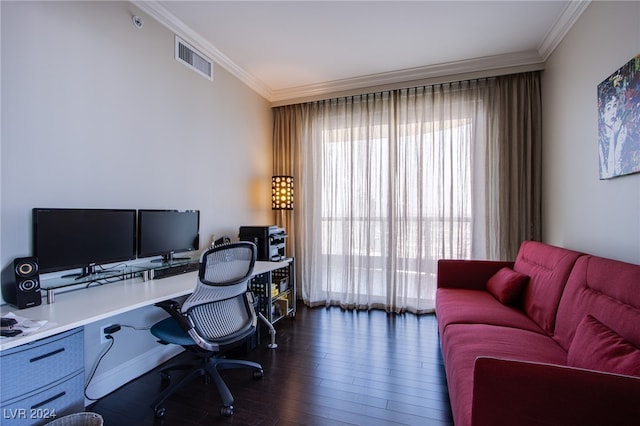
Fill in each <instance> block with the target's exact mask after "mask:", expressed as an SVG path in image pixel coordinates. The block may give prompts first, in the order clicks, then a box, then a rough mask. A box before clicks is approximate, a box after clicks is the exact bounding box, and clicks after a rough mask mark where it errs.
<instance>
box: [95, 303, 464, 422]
mask: <svg viewBox="0 0 640 426" xmlns="http://www.w3.org/2000/svg"><path fill="white" fill-rule="evenodd" d="M276 329H277V343H278V348H277V349H275V350H274V349H269V348H267V343H268V342H269V336H268V335H265V334H263V335H261V342H260V345H259V347H258V348H256V349H255V350H253V351H251V352H249V353H248V354H246V355H243V356H242V357H243V358H247V359H252V360H254V361H257V362H260V363H261V364H262V366H263V368H264V373H265V375H264V378H263V379H261V380H257V381H256V380H253V379H252V378H251V372H250V371H249V370H243V369H240V370H229V371H226V372H225V373H224V374H223V376H224V377H225V381H226V382H227V384H228V385H229V387H230V389H231V392H232V393H233V396H234V398H235V404H234V407H235V414H234V415H233V416H232V417H230V418H225V417H221V416H220V408H221V403H220V399H219V397H218V394H217V392H216V390H215V388H214V387H213V385H205V384H204V383H203V381H202V380H195V381H193V382H192V383H191V384H190V385H188V386H186V387H185V388H183V389H182V390H180V391H179V392H178V393H177V394H175V395H174V396H172V397H171V398H170V399H169V400H168V401H167V402H166V404H165V407H166V415H165V417H164V419H162V420H158V419H155V418H154V415H153V412H152V410H151V408H150V407H149V404H150V403H151V401H152V400H153V399H154V398H155V396H156V395H157V393H158V391H159V390H160V389H161V381H160V375H159V373H158V370H159V368H158V369H156V370H153V371H151V372H149V373H147V374H145V375H143V376H141V377H139V378H138V379H136V380H134V381H132V382H130V383H128V384H126V385H125V386H123V387H122V388H120V389H118V390H116V391H114V392H112V393H111V394H109V395H107V396H106V397H104V398H102V399H101V400H99V401H98V402H96V403H95V404H93V405H91V406H90V407H89V408H88V409H87V410H88V411H94V412H97V413H99V414H101V415H102V416H103V418H104V420H105V425H107V426H121V425H159V424H163V425H216V424H234V425H321V426H328V425H329V426H330V425H394V424H398V425H400V424H406V425H453V421H452V419H451V411H450V407H449V398H448V394H447V385H446V379H445V375H444V368H443V365H442V357H441V354H440V344H439V341H438V331H437V325H436V319H435V317H434V316H433V315H420V316H417V315H413V314H402V315H387V314H386V313H385V312H383V311H371V312H364V311H361V312H354V311H343V310H341V309H340V308H329V309H326V308H313V309H310V308H307V307H304V306H300V305H299V309H298V314H297V316H296V318H295V319H284V320H282V321H280V322H279V323H278V324H277V326H276ZM188 356H189V355H188V354H181V355H178V357H176V358H180V357H188ZM174 360H175V358H174ZM176 374H178V373H176Z"/></svg>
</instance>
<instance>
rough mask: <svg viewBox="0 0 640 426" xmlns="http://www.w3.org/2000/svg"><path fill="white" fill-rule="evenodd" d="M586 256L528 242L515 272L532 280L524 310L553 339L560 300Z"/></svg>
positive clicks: (521, 253)
mask: <svg viewBox="0 0 640 426" xmlns="http://www.w3.org/2000/svg"><path fill="white" fill-rule="evenodd" d="M581 255H582V254H581V253H578V252H576V251H573V250H568V249H564V248H561V247H555V246H551V245H548V244H544V243H539V242H536V241H524V242H523V243H522V245H521V246H520V250H519V251H518V256H517V257H516V261H515V264H514V266H513V269H514V270H515V271H517V272H520V273H521V274H524V275H528V276H529V282H528V284H527V286H526V287H525V289H524V295H523V301H522V304H523V305H522V307H523V309H524V311H525V312H526V314H527V315H528V316H529V317H530V318H531V319H532V320H534V321H535V322H536V323H537V324H538V325H539V326H540V327H541V328H542V329H543V330H544V331H545V332H547V333H548V334H549V335H551V334H553V331H554V328H555V321H556V314H557V311H558V304H559V303H560V296H562V292H563V290H564V286H565V284H566V282H567V279H568V278H569V274H570V273H571V269H572V268H573V265H574V264H575V262H576V260H577V259H578V257H580V256H581Z"/></svg>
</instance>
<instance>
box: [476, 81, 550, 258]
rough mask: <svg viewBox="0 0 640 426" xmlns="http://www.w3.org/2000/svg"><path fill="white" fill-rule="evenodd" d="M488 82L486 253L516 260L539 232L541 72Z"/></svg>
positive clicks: (535, 238)
mask: <svg viewBox="0 0 640 426" xmlns="http://www.w3.org/2000/svg"><path fill="white" fill-rule="evenodd" d="M492 86H493V87H492V89H491V90H490V92H489V97H488V105H487V111H488V113H489V117H488V119H489V121H488V123H489V126H488V132H489V135H488V136H489V137H488V138H487V141H488V142H487V161H486V162H485V167H486V176H487V179H486V181H485V185H486V194H487V195H486V197H487V205H486V208H487V216H486V217H487V241H486V244H487V254H488V256H489V257H490V258H492V259H514V258H515V256H516V254H517V252H518V249H519V247H520V244H521V243H522V241H523V240H536V241H539V240H540V239H541V237H542V229H541V217H542V206H541V194H542V193H541V186H542V176H541V174H542V172H541V170H542V118H541V117H542V112H541V94H540V93H541V91H540V74H539V73H538V72H534V73H523V74H515V75H507V76H502V77H498V78H496V79H495V84H493V85H492Z"/></svg>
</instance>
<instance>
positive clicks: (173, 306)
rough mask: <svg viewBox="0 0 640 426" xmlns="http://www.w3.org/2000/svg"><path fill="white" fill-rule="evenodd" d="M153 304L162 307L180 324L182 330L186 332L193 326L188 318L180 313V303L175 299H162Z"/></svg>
mask: <svg viewBox="0 0 640 426" xmlns="http://www.w3.org/2000/svg"><path fill="white" fill-rule="evenodd" d="M155 306H157V307H159V308H162V309H164V310H165V311H166V312H167V313H168V314H169V315H171V317H172V318H173V319H174V320H176V322H177V323H178V324H180V327H181V328H182V329H183V330H184V331H187V332H188V331H189V330H191V329H192V328H193V326H192V325H191V323H190V322H189V320H187V318H186V317H185V316H184V315H182V312H181V311H180V303H178V302H176V301H175V300H163V301H162V302H158V303H156V304H155Z"/></svg>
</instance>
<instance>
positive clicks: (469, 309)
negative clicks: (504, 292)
mask: <svg viewBox="0 0 640 426" xmlns="http://www.w3.org/2000/svg"><path fill="white" fill-rule="evenodd" d="M436 317H437V318H438V331H439V332H440V335H441V336H442V335H444V330H445V328H446V327H447V326H448V325H449V324H490V325H498V326H503V327H514V328H520V329H523V330H529V331H533V332H536V333H544V331H543V330H542V329H541V328H540V327H539V326H538V325H537V324H536V323H535V322H533V321H532V320H531V318H529V317H527V316H526V315H525V314H524V312H522V311H521V310H519V309H517V308H514V307H511V306H505V305H503V304H502V303H500V302H499V301H498V300H496V298H495V297H493V296H492V295H491V294H490V293H488V292H486V291H481V290H466V289H452V288H439V289H438V290H437V292H436Z"/></svg>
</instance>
